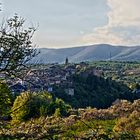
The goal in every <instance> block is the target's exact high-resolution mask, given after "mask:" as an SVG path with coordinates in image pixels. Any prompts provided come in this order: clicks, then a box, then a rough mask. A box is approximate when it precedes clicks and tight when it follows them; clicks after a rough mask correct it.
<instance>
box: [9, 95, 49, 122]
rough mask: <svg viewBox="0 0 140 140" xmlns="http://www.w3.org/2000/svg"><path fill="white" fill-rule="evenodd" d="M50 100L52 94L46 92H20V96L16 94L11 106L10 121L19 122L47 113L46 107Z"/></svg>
mask: <svg viewBox="0 0 140 140" xmlns="http://www.w3.org/2000/svg"><path fill="white" fill-rule="evenodd" d="M51 102H52V96H51V95H50V94H49V93H47V92H40V93H30V92H25V93H22V94H21V95H20V96H17V98H16V100H15V102H14V105H13V107H12V114H11V117H12V122H20V121H24V120H28V119H30V118H36V117H40V116H45V115H47V108H48V105H49V104H50V103H51Z"/></svg>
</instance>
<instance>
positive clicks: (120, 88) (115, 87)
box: [54, 72, 138, 108]
mask: <svg viewBox="0 0 140 140" xmlns="http://www.w3.org/2000/svg"><path fill="white" fill-rule="evenodd" d="M85 73H86V72H85ZM86 74H87V75H86V76H83V74H82V73H80V74H76V75H73V76H72V77H71V78H72V81H73V85H72V86H71V87H73V88H74V91H75V92H74V95H73V96H70V95H68V94H66V92H65V90H64V89H65V88H66V87H64V86H62V87H60V86H59V87H55V92H54V96H56V97H59V98H62V99H63V100H64V101H65V102H67V103H69V104H70V105H71V106H72V107H74V108H79V107H80V108H85V107H96V108H107V107H109V106H111V105H112V103H113V102H114V101H115V100H117V99H127V100H129V101H133V100H134V99H138V96H137V94H135V93H132V91H131V89H129V87H127V86H126V85H124V84H123V83H118V82H116V81H114V80H112V79H110V78H107V79H105V78H103V77H98V76H95V75H93V74H88V73H86Z"/></svg>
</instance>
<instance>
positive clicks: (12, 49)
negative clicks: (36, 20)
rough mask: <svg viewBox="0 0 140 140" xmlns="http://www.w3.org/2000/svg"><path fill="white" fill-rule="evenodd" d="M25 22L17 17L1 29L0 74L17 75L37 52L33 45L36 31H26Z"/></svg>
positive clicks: (7, 21)
mask: <svg viewBox="0 0 140 140" xmlns="http://www.w3.org/2000/svg"><path fill="white" fill-rule="evenodd" d="M24 24H25V20H24V19H23V18H20V17H19V16H17V15H15V16H14V17H13V18H10V19H8V20H6V22H5V23H3V24H2V26H1V29H0V73H4V74H6V75H9V76H11V75H15V76H16V75H17V74H19V73H20V72H21V70H22V69H24V68H25V67H26V64H27V62H29V61H30V60H31V59H32V57H34V56H36V55H37V50H36V49H35V46H34V45H33V43H32V37H33V35H34V32H35V31H36V29H35V28H34V27H30V28H27V29H24Z"/></svg>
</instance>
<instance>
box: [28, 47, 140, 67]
mask: <svg viewBox="0 0 140 140" xmlns="http://www.w3.org/2000/svg"><path fill="white" fill-rule="evenodd" d="M39 50H40V54H38V55H37V56H36V57H35V58H33V59H32V60H31V61H30V63H35V64H47V63H63V62H64V61H65V59H66V57H68V58H69V61H70V62H72V63H75V62H82V61H100V60H110V59H111V60H114V61H116V60H118V61H139V60H140V55H139V54H140V46H129V47H128V46H113V45H109V44H97V45H89V46H88V45H87V46H80V47H71V48H60V49H52V48H40V49H39Z"/></svg>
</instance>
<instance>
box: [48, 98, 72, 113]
mask: <svg viewBox="0 0 140 140" xmlns="http://www.w3.org/2000/svg"><path fill="white" fill-rule="evenodd" d="M58 109H59V112H60V115H61V116H67V115H68V114H69V111H70V109H71V106H70V105H68V104H66V103H65V102H64V101H63V100H62V99H58V98H56V100H54V101H53V102H52V103H51V104H50V105H49V108H48V114H49V115H52V114H55V113H56V112H58Z"/></svg>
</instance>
